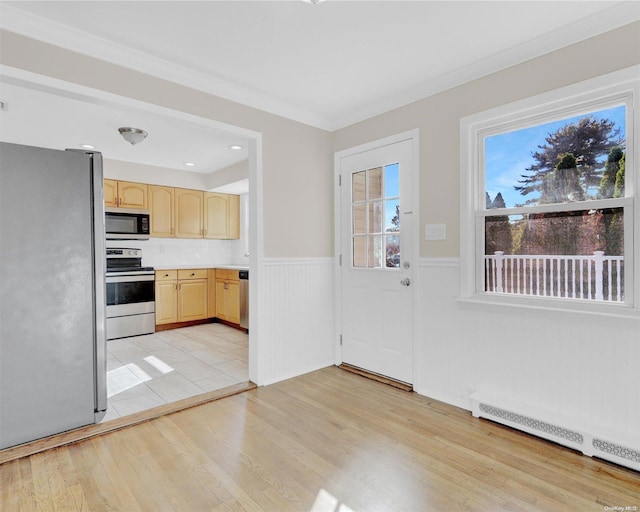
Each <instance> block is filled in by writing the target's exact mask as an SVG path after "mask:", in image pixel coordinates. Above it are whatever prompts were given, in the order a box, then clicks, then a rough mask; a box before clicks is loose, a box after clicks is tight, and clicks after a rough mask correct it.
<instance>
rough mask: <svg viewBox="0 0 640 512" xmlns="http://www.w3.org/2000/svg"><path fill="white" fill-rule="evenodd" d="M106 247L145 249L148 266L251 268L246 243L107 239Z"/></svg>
mask: <svg viewBox="0 0 640 512" xmlns="http://www.w3.org/2000/svg"><path fill="white" fill-rule="evenodd" d="M107 247H135V248H139V249H142V264H143V265H144V266H148V267H161V266H162V267H167V266H171V265H179V266H184V265H194V266H202V265H207V266H208V265H212V266H215V265H216V264H218V265H228V264H234V265H248V264H249V258H248V257H245V241H244V240H243V239H240V240H198V239H195V240H190V239H171V238H150V239H149V240H130V241H126V240H107Z"/></svg>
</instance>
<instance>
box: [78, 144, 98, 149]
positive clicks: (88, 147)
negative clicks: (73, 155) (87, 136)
mask: <svg viewBox="0 0 640 512" xmlns="http://www.w3.org/2000/svg"><path fill="white" fill-rule="evenodd" d="M80 147H81V148H84V149H96V147H95V146H92V145H91V144H80Z"/></svg>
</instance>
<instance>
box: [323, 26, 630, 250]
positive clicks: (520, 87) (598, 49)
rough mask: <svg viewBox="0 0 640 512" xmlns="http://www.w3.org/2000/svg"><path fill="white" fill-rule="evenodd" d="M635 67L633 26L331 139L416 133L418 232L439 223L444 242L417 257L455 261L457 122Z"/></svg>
mask: <svg viewBox="0 0 640 512" xmlns="http://www.w3.org/2000/svg"><path fill="white" fill-rule="evenodd" d="M638 63H640V23H637V22H636V23H633V24H631V25H627V26H625V27H622V28H620V29H618V30H614V31H612V32H608V33H605V34H603V35H601V36H598V37H595V38H592V39H589V40H586V41H583V42H581V43H578V44H575V45H572V46H569V47H566V48H564V49H561V50H558V51H555V52H553V53H550V54H547V55H544V56H542V57H539V58H536V59H533V60H530V61H528V62H524V63H522V64H519V65H517V66H514V67H511V68H509V69H506V70H504V71H501V72H498V73H494V74H491V75H489V76H486V77H484V78H481V79H478V80H474V81H472V82H469V83H467V84H464V85H462V86H459V87H456V88H454V89H450V90H448V91H445V92H442V93H440V94H436V95H434V96H431V97H429V98H426V99H423V100H421V101H417V102H415V103H412V104H410V105H407V106H405V107H402V108H398V109H395V110H393V111H391V112H387V113H385V114H382V115H379V116H377V117H374V118H371V119H368V120H366V121H363V122H360V123H357V124H354V125H352V126H349V127H347V128H344V129H341V130H338V131H336V132H334V133H333V141H334V150H335V151H340V150H342V149H346V148H349V147H352V146H356V145H358V144H362V143H365V142H369V141H372V140H376V139H380V138H383V137H386V136H389V135H392V134H395V133H400V132H404V131H406V130H410V129H414V128H418V129H419V130H420V226H421V229H420V233H421V235H422V234H423V233H424V225H425V224H427V223H428V224H440V223H443V224H446V225H447V240H446V241H436V242H434V241H430V242H426V241H424V240H422V241H421V245H420V255H421V256H429V257H455V256H458V255H459V208H460V204H459V122H460V118H462V117H465V116H467V115H470V114H473V113H476V112H481V111H483V110H487V109H490V108H493V107H496V106H499V105H503V104H506V103H510V102H513V101H516V100H520V99H523V98H527V97H530V96H533V95H536V94H540V93H543V92H547V91H549V90H553V89H557V88H559V87H563V86H565V85H569V84H571V83H575V82H579V81H582V80H587V79H589V78H593V77H595V76H598V75H603V74H606V73H609V72H612V71H616V70H619V69H623V68H625V67H629V66H632V65H635V64H638Z"/></svg>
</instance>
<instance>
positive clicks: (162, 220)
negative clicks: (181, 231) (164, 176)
mask: <svg viewBox="0 0 640 512" xmlns="http://www.w3.org/2000/svg"><path fill="white" fill-rule="evenodd" d="M174 197H175V189H174V188H173V187H162V186H160V185H149V212H150V216H151V236H152V237H158V238H173V237H174V236H175V233H176V231H175V214H174V211H175V203H174Z"/></svg>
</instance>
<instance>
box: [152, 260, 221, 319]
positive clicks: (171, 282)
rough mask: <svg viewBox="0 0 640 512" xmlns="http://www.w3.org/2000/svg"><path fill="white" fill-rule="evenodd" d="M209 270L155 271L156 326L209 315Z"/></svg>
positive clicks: (203, 317)
mask: <svg viewBox="0 0 640 512" xmlns="http://www.w3.org/2000/svg"><path fill="white" fill-rule="evenodd" d="M207 275H208V271H207V269H193V270H183V269H181V270H159V271H156V325H162V324H170V323H176V322H188V321H190V320H202V319H205V318H209V315H208V308H207V295H208V279H207Z"/></svg>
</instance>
